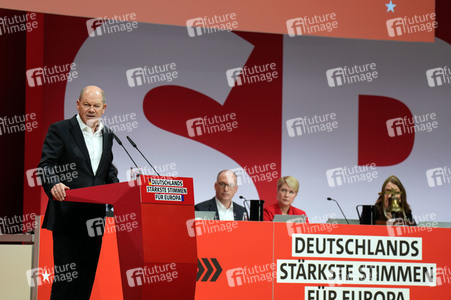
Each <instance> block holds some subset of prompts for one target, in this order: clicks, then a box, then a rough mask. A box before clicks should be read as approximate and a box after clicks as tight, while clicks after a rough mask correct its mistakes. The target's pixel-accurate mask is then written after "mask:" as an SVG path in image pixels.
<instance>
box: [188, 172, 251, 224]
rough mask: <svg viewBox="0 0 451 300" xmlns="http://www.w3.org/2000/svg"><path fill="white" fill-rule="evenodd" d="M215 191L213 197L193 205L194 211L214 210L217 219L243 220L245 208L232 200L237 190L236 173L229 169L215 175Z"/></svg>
mask: <svg viewBox="0 0 451 300" xmlns="http://www.w3.org/2000/svg"><path fill="white" fill-rule="evenodd" d="M215 191H216V195H215V197H213V198H212V199H210V200H207V201H204V202H201V203H199V204H197V205H195V206H194V209H195V210H196V211H214V212H216V215H215V219H217V220H224V221H234V220H243V217H244V215H245V213H246V209H245V208H244V207H243V206H241V205H239V204H237V203H235V202H233V201H232V199H233V196H235V193H236V192H237V191H238V185H237V177H236V174H235V173H234V172H232V171H230V170H222V171H221V172H219V174H218V176H217V177H216V182H215ZM246 214H247V213H246Z"/></svg>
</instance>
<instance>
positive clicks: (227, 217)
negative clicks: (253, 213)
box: [215, 197, 235, 221]
mask: <svg viewBox="0 0 451 300" xmlns="http://www.w3.org/2000/svg"><path fill="white" fill-rule="evenodd" d="M215 200H216V206H217V207H218V215H219V220H222V221H234V220H235V216H234V214H233V201H232V203H230V207H229V208H226V207H225V206H224V205H223V204H222V203H221V201H219V200H218V198H216V197H215Z"/></svg>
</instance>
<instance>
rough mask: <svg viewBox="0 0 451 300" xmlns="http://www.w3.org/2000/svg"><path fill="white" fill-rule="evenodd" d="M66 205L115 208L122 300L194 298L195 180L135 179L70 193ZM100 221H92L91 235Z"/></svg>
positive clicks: (179, 178)
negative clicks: (191, 228) (191, 229)
mask: <svg viewBox="0 0 451 300" xmlns="http://www.w3.org/2000/svg"><path fill="white" fill-rule="evenodd" d="M66 193H67V198H66V200H67V201H77V202H87V203H104V204H112V205H114V214H115V217H114V219H115V227H114V228H115V231H116V234H117V244H118V252H119V260H120V268H121V280H122V289H123V294H124V299H194V293H195V287H196V272H197V247H196V239H193V238H192V237H190V235H189V232H188V230H187V224H189V223H190V222H192V220H194V193H193V179H192V178H185V177H161V176H141V177H140V179H139V180H137V181H131V182H123V183H116V184H109V185H102V186H95V187H89V188H83V189H76V190H69V191H67V192H66ZM99 222H100V225H103V224H102V223H101V222H103V220H92V222H90V223H89V224H87V226H88V232H89V231H90V230H91V232H93V233H95V232H96V230H99V229H100V228H102V227H103V226H99Z"/></svg>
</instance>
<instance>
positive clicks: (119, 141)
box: [113, 133, 139, 170]
mask: <svg viewBox="0 0 451 300" xmlns="http://www.w3.org/2000/svg"><path fill="white" fill-rule="evenodd" d="M113 137H114V139H115V140H116V143H118V144H119V145H121V147H122V148H123V149H124V150H125V152H127V155H128V157H130V159H131V160H132V162H133V164H134V165H135V167H136V169H138V170H139V168H138V166H137V165H136V163H135V161H134V160H133V158H132V156H131V155H130V153H128V151H127V149H125V147H124V145H123V144H122V142H121V140H120V139H119V138H118V137H117V135H115V134H114V133H113Z"/></svg>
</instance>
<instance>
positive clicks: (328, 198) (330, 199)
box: [327, 197, 349, 224]
mask: <svg viewBox="0 0 451 300" xmlns="http://www.w3.org/2000/svg"><path fill="white" fill-rule="evenodd" d="M327 200H329V201H335V203H337V205H338V208H339V209H340V211H341V214H342V215H343V217H345V220H346V223H348V224H349V221H348V218H346V216H345V213H344V212H343V210H342V209H341V206H340V204H339V203H338V201H337V200H335V199H332V198H330V197H327Z"/></svg>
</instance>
